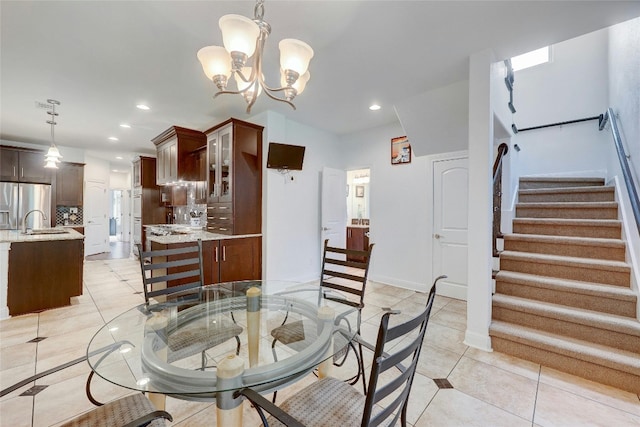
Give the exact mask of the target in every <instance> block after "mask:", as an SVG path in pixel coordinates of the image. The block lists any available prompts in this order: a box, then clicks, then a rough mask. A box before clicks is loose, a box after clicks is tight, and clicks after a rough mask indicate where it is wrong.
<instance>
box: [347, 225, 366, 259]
mask: <svg viewBox="0 0 640 427" xmlns="http://www.w3.org/2000/svg"><path fill="white" fill-rule="evenodd" d="M368 247H369V227H347V249H353V250H356V251H365V250H367V248H368ZM347 260H348V261H364V260H365V259H364V257H359V256H354V255H348V256H347Z"/></svg>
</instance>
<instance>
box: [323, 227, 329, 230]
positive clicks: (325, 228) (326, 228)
mask: <svg viewBox="0 0 640 427" xmlns="http://www.w3.org/2000/svg"><path fill="white" fill-rule="evenodd" d="M329 230H331V229H330V228H328V227H322V231H329Z"/></svg>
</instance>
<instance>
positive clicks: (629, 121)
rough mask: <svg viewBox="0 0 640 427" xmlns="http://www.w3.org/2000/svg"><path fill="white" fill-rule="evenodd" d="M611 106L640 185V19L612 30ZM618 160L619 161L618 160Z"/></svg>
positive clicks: (637, 182)
mask: <svg viewBox="0 0 640 427" xmlns="http://www.w3.org/2000/svg"><path fill="white" fill-rule="evenodd" d="M609 76H610V79H609V106H610V107H612V108H613V111H614V112H615V113H616V114H617V115H619V119H618V128H619V130H620V132H621V133H622V142H623V145H624V146H625V151H626V152H627V154H629V155H631V158H630V159H629V162H630V165H629V166H630V168H631V170H632V173H633V175H634V176H633V179H634V181H635V183H636V186H637V187H638V186H640V18H636V19H632V20H631V21H627V22H624V23H622V24H619V25H615V26H613V27H611V28H610V30H609ZM616 161H617V160H616Z"/></svg>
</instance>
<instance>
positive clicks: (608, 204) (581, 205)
mask: <svg viewBox="0 0 640 427" xmlns="http://www.w3.org/2000/svg"><path fill="white" fill-rule="evenodd" d="M517 207H527V208H576V209H580V208H582V209H587V208H589V209H590V208H605V209H607V208H617V207H618V202H518V203H516V208H517Z"/></svg>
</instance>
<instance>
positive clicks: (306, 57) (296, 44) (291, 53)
mask: <svg viewBox="0 0 640 427" xmlns="http://www.w3.org/2000/svg"><path fill="white" fill-rule="evenodd" d="M278 47H279V48H280V68H282V69H283V70H285V72H286V71H287V70H292V71H295V72H296V73H298V74H299V75H303V74H304V73H306V72H307V69H308V68H309V61H311V58H313V49H311V46H309V45H308V44H306V43H305V42H303V41H300V40H296V39H284V40H281V41H280V43H278Z"/></svg>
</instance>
